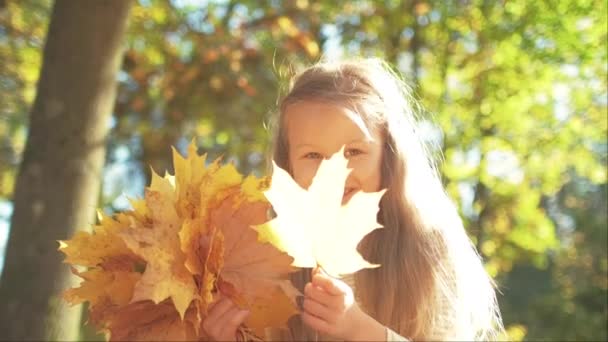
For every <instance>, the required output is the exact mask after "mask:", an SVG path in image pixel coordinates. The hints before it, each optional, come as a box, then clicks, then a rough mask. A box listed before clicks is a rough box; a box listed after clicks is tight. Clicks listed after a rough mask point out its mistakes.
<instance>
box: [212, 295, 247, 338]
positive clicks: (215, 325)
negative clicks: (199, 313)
mask: <svg viewBox="0 0 608 342" xmlns="http://www.w3.org/2000/svg"><path fill="white" fill-rule="evenodd" d="M248 316H249V311H248V310H241V309H240V308H239V307H238V306H236V305H235V304H234V303H233V302H232V301H231V300H230V299H228V298H222V299H220V300H219V301H218V302H217V303H215V305H213V306H212V307H211V308H210V309H209V315H208V316H207V318H205V320H204V321H203V330H204V331H205V332H206V333H207V334H208V335H209V337H211V338H212V339H214V340H221V341H226V340H235V337H236V330H237V329H238V327H239V326H240V325H241V324H242V323H243V322H244V321H245V319H247V317H248Z"/></svg>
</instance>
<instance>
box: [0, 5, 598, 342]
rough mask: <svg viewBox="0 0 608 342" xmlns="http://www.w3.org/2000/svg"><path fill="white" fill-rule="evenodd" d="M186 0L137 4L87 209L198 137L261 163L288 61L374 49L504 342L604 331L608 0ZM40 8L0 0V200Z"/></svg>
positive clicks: (39, 30) (28, 85)
mask: <svg viewBox="0 0 608 342" xmlns="http://www.w3.org/2000/svg"><path fill="white" fill-rule="evenodd" d="M184 3H190V2H187V1H177V0H176V1H152V0H148V1H143V0H142V1H139V3H138V4H137V5H136V6H135V7H134V8H133V11H132V16H131V18H130V20H131V21H130V28H129V34H128V37H127V42H126V50H127V52H126V55H125V59H124V61H123V67H122V72H121V74H120V77H119V95H118V100H117V103H116V108H115V113H114V121H113V123H112V124H113V128H112V132H111V136H110V137H109V139H108V146H109V149H108V151H109V152H108V159H107V160H108V161H107V166H106V178H105V183H106V184H104V195H103V196H102V198H100V202H101V204H100V205H103V206H109V207H110V208H109V209H110V210H111V209H112V208H111V206H112V205H115V206H117V208H118V207H120V206H119V205H118V204H120V203H118V202H117V201H116V200H115V199H116V198H117V197H118V196H120V195H121V193H123V192H125V191H126V190H125V189H128V191H126V192H127V193H131V194H133V193H137V191H141V188H142V187H143V184H145V181H144V179H145V175H146V174H147V172H148V170H149V169H148V167H147V166H148V165H151V166H152V167H153V168H154V169H155V170H156V171H157V172H161V173H162V172H163V170H165V169H168V168H170V149H169V146H170V145H177V146H178V148H183V147H185V145H186V144H187V142H189V141H190V139H191V137H193V136H197V137H198V141H199V143H200V145H201V146H200V147H201V149H204V150H205V151H207V152H208V153H209V155H210V158H215V157H217V156H219V155H224V157H225V158H228V159H230V160H234V161H235V162H236V163H237V164H238V167H239V168H240V169H241V170H242V171H243V172H258V173H263V172H264V169H265V163H264V160H265V157H264V156H265V154H266V151H267V148H268V142H269V139H268V138H269V136H268V130H267V128H266V126H267V125H268V124H269V120H268V118H269V113H271V112H272V111H273V110H274V109H275V101H276V98H277V96H278V94H279V93H280V91H281V87H284V86H285V79H286V77H287V76H289V75H290V74H291V73H293V69H294V68H296V67H298V66H301V65H304V64H308V63H311V62H314V61H316V60H317V59H319V58H320V56H321V54H325V55H328V56H335V55H340V54H342V55H345V56H348V55H350V54H359V55H366V56H381V57H384V58H386V59H387V60H389V61H390V62H392V63H393V64H394V65H396V66H397V68H398V69H399V70H401V71H402V72H403V73H404V75H405V76H406V79H407V81H408V82H409V83H411V85H412V87H413V89H414V90H415V96H416V97H417V98H419V99H420V101H421V103H422V105H423V108H425V112H424V113H422V117H423V119H424V120H425V121H427V123H430V125H427V126H428V127H430V129H429V132H430V134H429V139H430V140H431V142H433V143H434V144H435V145H436V146H437V151H436V152H437V153H438V154H441V155H443V157H444V162H443V164H442V168H441V172H442V176H443V179H444V181H445V185H446V188H447V190H448V192H449V193H450V195H451V196H452V197H453V198H454V200H455V201H456V202H457V203H458V205H459V208H460V210H461V214H462V216H463V219H464V221H465V224H466V226H467V227H468V229H469V232H470V235H471V237H472V239H473V241H474V242H475V243H476V245H477V247H478V249H479V251H480V253H482V255H483V257H484V259H485V261H486V265H487V269H488V271H489V272H490V273H491V274H492V275H494V276H496V278H497V280H498V283H499V285H500V287H501V290H502V292H503V294H504V295H503V296H502V297H501V306H502V309H503V313H504V317H505V322H506V324H507V325H508V326H511V327H512V329H511V330H510V331H511V332H512V334H513V335H511V336H512V338H514V339H521V338H524V339H526V338H530V339H543V338H551V339H593V340H598V339H602V340H605V339H606V334H607V332H606V331H607V330H606V327H605V322H606V319H607V317H608V316H607V315H608V314H607V309H606V308H607V306H606V301H607V299H608V298H607V293H606V291H607V288H608V285H607V279H608V265H607V264H608V261H606V260H607V253H606V248H605V243H606V224H607V221H608V220H607V218H606V210H607V209H606V206H607V205H608V204H607V203H606V184H607V175H606V172H607V171H606V163H607V162H608V144H607V143H606V138H607V134H608V120H607V114H606V111H607V100H606V98H607V96H608V94H607V79H608V75H607V72H608V70H607V68H606V60H607V49H606V41H607V32H606V25H607V18H606V13H607V3H606V2H605V1H599V0H566V1H555V0H546V1H525V0H509V1H481V0H472V1H452V0H450V1H422V0H417V1H397V0H394V1H365V0H362V1H353V2H346V3H341V2H333V1H326V2H316V1H308V0H288V1H281V2H279V1H271V0H266V1H249V0H248V1H209V2H205V5H203V6H201V5H184ZM48 11H49V3H48V1H46V2H45V1H43V2H40V1H29V0H27V1H19V2H16V1H7V2H6V3H5V5H4V7H3V8H0V58H1V59H2V61H3V63H0V89H1V91H0V103H2V104H3V106H2V107H1V108H0V113H1V114H2V115H1V116H0V144H1V145H0V146H2V148H0V198H10V197H11V186H10V184H11V182H12V179H13V178H14V174H15V172H16V167H17V164H18V162H19V159H20V155H21V152H22V151H21V150H22V147H23V146H24V140H25V136H26V132H27V119H26V118H27V110H28V108H29V105H30V104H31V100H32V99H33V92H34V91H35V81H36V77H37V73H38V69H39V67H40V52H41V48H42V42H43V37H44V34H45V30H46V23H47V20H48V16H49V13H48ZM26 23H27V25H26ZM265 124H266V125H265ZM439 131H441V132H442V133H439ZM133 178H134V179H136V180H138V181H136V182H133V181H131V180H130V179H133ZM129 186H131V187H132V188H137V189H132V188H129ZM572 317H576V319H572Z"/></svg>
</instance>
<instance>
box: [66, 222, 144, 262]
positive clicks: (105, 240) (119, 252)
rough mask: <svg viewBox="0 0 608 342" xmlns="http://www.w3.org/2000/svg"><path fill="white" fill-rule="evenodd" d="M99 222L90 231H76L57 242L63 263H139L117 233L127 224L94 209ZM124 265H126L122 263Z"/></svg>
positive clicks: (139, 259)
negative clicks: (65, 239)
mask: <svg viewBox="0 0 608 342" xmlns="http://www.w3.org/2000/svg"><path fill="white" fill-rule="evenodd" d="M98 217H99V224H98V225H96V226H94V227H93V231H92V233H88V232H84V231H79V232H76V234H74V236H73V237H72V239H71V240H70V241H59V251H61V252H63V253H64V254H65V255H66V258H65V260H64V262H65V263H69V264H73V265H81V266H86V267H95V266H99V265H105V268H106V269H107V268H108V267H109V265H110V264H111V263H116V262H119V263H122V264H126V263H127V262H129V263H130V264H136V263H139V262H141V258H139V257H138V256H137V255H136V254H134V253H133V252H132V251H131V250H130V249H129V248H127V246H126V245H125V243H124V242H123V241H122V239H121V238H120V237H119V236H118V233H119V232H120V231H121V230H123V229H126V228H127V227H128V222H126V221H125V219H124V218H121V219H119V220H114V219H112V218H111V217H108V216H106V215H104V214H103V213H102V212H98ZM126 266H128V265H126Z"/></svg>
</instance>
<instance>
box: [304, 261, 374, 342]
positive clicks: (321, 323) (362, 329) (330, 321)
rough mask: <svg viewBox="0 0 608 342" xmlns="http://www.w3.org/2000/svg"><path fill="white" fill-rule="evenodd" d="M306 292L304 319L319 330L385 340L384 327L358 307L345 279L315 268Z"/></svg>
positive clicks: (352, 337) (342, 336) (346, 337)
mask: <svg viewBox="0 0 608 342" xmlns="http://www.w3.org/2000/svg"><path fill="white" fill-rule="evenodd" d="M304 295H305V297H304V302H303V305H302V308H303V312H302V320H303V321H304V323H305V324H306V325H308V326H309V327H311V328H313V329H315V330H316V331H318V332H321V333H325V334H328V335H331V336H333V337H335V338H339V339H343V340H359V339H360V340H368V341H371V340H385V338H386V332H385V328H384V327H383V326H382V325H381V324H380V323H378V322H377V321H376V320H374V319H373V318H371V317H369V316H368V315H367V314H365V313H364V312H363V310H361V309H360V308H359V306H358V305H357V303H356V302H355V296H354V294H353V290H352V289H351V288H350V286H348V285H347V284H346V283H344V282H343V281H341V280H339V279H335V278H332V277H330V276H328V275H326V274H323V273H322V272H321V271H320V270H319V269H318V268H316V269H314V270H313V277H312V282H310V283H308V284H306V286H305V287H304ZM370 337H371V338H370Z"/></svg>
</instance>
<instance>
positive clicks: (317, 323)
mask: <svg viewBox="0 0 608 342" xmlns="http://www.w3.org/2000/svg"><path fill="white" fill-rule="evenodd" d="M302 321H304V323H305V324H306V325H308V326H309V327H311V328H313V329H314V330H316V331H318V332H321V333H326V334H330V335H331V334H332V331H331V325H330V324H329V323H328V322H326V321H324V320H323V319H321V318H318V317H315V316H314V315H311V314H309V313H307V312H303V313H302Z"/></svg>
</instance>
